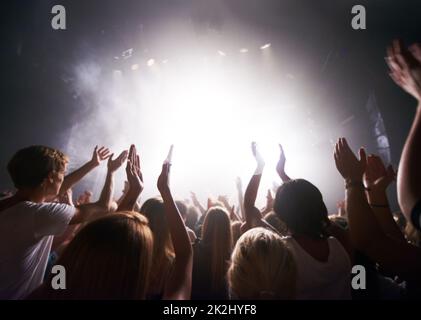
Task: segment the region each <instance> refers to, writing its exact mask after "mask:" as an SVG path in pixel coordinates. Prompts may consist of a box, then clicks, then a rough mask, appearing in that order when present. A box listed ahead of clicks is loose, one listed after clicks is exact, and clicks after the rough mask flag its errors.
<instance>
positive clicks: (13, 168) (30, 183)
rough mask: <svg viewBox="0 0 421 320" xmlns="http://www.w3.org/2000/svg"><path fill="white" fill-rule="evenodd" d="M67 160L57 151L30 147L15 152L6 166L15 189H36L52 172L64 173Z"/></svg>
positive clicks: (42, 147) (41, 147)
mask: <svg viewBox="0 0 421 320" xmlns="http://www.w3.org/2000/svg"><path fill="white" fill-rule="evenodd" d="M67 163H68V158H67V157H66V156H65V155H64V154H63V153H62V152H61V151H59V150H56V149H53V148H49V147H45V146H30V147H27V148H24V149H21V150H19V151H17V152H16V153H15V154H14V155H13V157H12V159H11V160H10V161H9V163H8V165H7V170H8V171H9V174H10V177H11V179H12V181H13V184H14V185H15V187H16V188H17V189H22V188H36V187H38V186H40V185H41V183H42V182H43V181H44V179H45V178H47V176H48V175H49V174H50V173H52V172H64V171H65V168H66V164H67Z"/></svg>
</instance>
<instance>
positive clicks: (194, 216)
mask: <svg viewBox="0 0 421 320" xmlns="http://www.w3.org/2000/svg"><path fill="white" fill-rule="evenodd" d="M199 216H200V213H199V209H197V208H196V207H195V206H189V207H188V209H187V217H186V226H188V227H189V228H190V229H192V230H194V229H195V228H196V224H197V222H198V221H199Z"/></svg>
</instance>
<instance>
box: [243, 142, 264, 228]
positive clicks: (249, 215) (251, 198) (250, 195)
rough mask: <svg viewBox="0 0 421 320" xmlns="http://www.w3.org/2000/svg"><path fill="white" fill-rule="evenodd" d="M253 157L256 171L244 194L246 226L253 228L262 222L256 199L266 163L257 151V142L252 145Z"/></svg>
mask: <svg viewBox="0 0 421 320" xmlns="http://www.w3.org/2000/svg"><path fill="white" fill-rule="evenodd" d="M251 149H252V153H253V156H254V158H255V160H256V165H257V166H256V170H255V172H254V174H253V176H252V177H251V179H250V182H249V184H248V185H247V188H246V192H245V193H244V213H245V218H246V225H247V226H248V227H252V226H254V225H256V224H258V223H259V222H260V221H261V220H262V215H261V213H260V211H259V209H257V208H256V205H255V203H256V198H257V193H258V191H259V185H260V180H261V179H262V173H263V168H264V167H265V161H264V160H263V157H262V156H261V154H260V152H259V151H258V150H257V145H256V143H255V142H253V143H252V144H251Z"/></svg>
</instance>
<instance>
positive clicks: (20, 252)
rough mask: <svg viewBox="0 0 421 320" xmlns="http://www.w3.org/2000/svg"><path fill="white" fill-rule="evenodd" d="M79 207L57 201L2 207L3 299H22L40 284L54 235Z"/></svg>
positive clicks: (0, 264)
mask: <svg viewBox="0 0 421 320" xmlns="http://www.w3.org/2000/svg"><path fill="white" fill-rule="evenodd" d="M75 212H76V209H75V208H74V207H72V206H69V205H65V204H58V203H33V202H29V201H26V202H21V203H19V204H17V205H15V206H13V207H11V208H9V209H7V210H4V211H0V299H23V298H25V297H26V296H27V295H28V294H30V293H31V292H32V291H33V290H34V289H36V288H37V287H38V286H39V285H41V283H42V280H43V277H44V273H45V270H46V267H47V262H48V256H49V254H50V250H51V244H52V242H53V238H54V235H59V234H60V233H63V232H64V231H65V230H66V228H67V226H68V224H69V222H70V220H71V219H72V217H73V215H74V214H75Z"/></svg>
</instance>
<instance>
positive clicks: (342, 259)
mask: <svg viewBox="0 0 421 320" xmlns="http://www.w3.org/2000/svg"><path fill="white" fill-rule="evenodd" d="M327 241H328V244H329V257H328V259H327V261H326V262H321V261H318V260H316V259H315V258H313V257H312V256H311V255H310V254H309V253H307V251H305V250H304V249H303V248H302V247H301V246H300V245H299V244H298V242H297V241H295V239H294V238H291V237H287V238H285V242H286V244H287V246H288V247H289V248H290V249H291V251H292V254H293V256H294V258H295V262H296V264H297V289H296V299H297V300H349V299H351V260H350V258H349V255H348V253H347V252H346V251H345V249H344V247H343V246H342V245H341V243H340V242H339V241H338V240H337V239H336V238H334V237H329V238H328V239H327Z"/></svg>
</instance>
